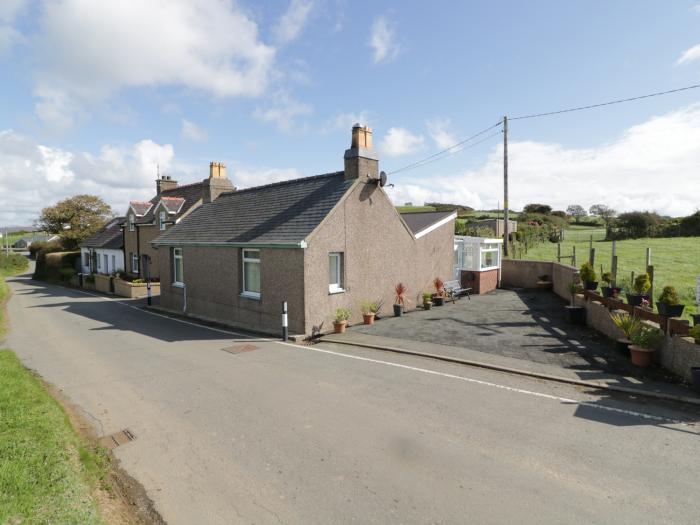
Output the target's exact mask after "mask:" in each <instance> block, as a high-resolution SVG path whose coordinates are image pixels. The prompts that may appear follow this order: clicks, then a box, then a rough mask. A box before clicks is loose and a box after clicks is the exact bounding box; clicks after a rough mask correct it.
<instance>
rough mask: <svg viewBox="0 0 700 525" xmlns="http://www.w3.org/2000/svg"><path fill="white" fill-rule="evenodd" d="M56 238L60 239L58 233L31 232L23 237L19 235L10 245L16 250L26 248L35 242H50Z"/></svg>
mask: <svg viewBox="0 0 700 525" xmlns="http://www.w3.org/2000/svg"><path fill="white" fill-rule="evenodd" d="M58 239H60V237H59V236H58V235H46V234H37V235H34V234H32V235H27V236H25V237H20V238H19V239H17V240H16V241H15V242H14V243H13V244H12V247H13V248H15V249H18V250H28V249H29V247H30V246H31V245H32V244H33V243H35V242H52V241H57V240H58Z"/></svg>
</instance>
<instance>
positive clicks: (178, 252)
mask: <svg viewBox="0 0 700 525" xmlns="http://www.w3.org/2000/svg"><path fill="white" fill-rule="evenodd" d="M178 260H179V262H180V276H179V277H180V279H178V275H177V273H178V272H177V265H178ZM173 286H185V261H184V259H183V258H182V248H173Z"/></svg>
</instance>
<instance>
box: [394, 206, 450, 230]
mask: <svg viewBox="0 0 700 525" xmlns="http://www.w3.org/2000/svg"><path fill="white" fill-rule="evenodd" d="M452 214H454V211H423V212H417V213H402V214H401V218H402V219H403V220H404V221H405V222H406V224H407V225H408V227H409V228H410V229H411V231H412V232H413V235H418V234H419V233H420V232H422V231H423V230H425V229H426V228H430V227H431V226H432V225H433V224H435V223H437V222H440V221H441V220H442V219H445V218H447V217H449V216H450V215H452Z"/></svg>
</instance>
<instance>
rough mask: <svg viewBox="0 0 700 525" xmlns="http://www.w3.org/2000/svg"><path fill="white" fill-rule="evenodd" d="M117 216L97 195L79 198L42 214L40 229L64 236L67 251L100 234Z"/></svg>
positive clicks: (71, 198) (42, 211) (80, 196)
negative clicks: (101, 229) (109, 221)
mask: <svg viewBox="0 0 700 525" xmlns="http://www.w3.org/2000/svg"><path fill="white" fill-rule="evenodd" d="M113 216H114V214H113V213H112V209H111V208H110V207H109V205H108V204H107V203H106V202H104V201H103V200H102V199H100V198H99V197H96V196H94V195H75V196H73V197H69V198H67V199H64V200H62V201H60V202H58V203H57V204H56V205H54V206H49V207H48V208H44V209H43V210H41V215H40V216H39V220H38V221H37V227H38V228H39V229H41V230H42V231H45V232H48V233H54V234H57V235H61V237H62V238H63V239H64V244H65V246H66V248H67V249H72V248H77V246H78V245H79V244H80V242H81V241H83V240H85V239H87V238H88V237H90V235H92V234H93V233H95V232H96V231H97V230H99V229H100V228H101V227H102V226H103V225H104V224H105V222H107V220H109V219H110V218H112V217H113Z"/></svg>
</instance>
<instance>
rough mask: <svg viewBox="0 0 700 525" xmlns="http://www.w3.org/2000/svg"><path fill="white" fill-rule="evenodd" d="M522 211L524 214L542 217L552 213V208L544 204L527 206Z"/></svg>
mask: <svg viewBox="0 0 700 525" xmlns="http://www.w3.org/2000/svg"><path fill="white" fill-rule="evenodd" d="M523 211H524V212H525V213H541V214H542V215H549V214H550V213H552V207H551V206H547V205H546V204H527V205H526V206H525V207H524V208H523Z"/></svg>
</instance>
